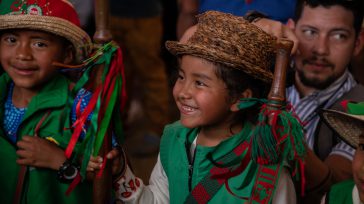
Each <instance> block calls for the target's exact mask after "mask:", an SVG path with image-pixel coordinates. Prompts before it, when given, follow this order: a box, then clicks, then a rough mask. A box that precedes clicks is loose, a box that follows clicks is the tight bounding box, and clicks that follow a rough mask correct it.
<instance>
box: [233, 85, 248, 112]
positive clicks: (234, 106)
mask: <svg viewBox="0 0 364 204" xmlns="http://www.w3.org/2000/svg"><path fill="white" fill-rule="evenodd" d="M251 97H253V91H252V90H251V89H250V88H247V89H245V91H244V92H243V93H241V95H240V97H239V98H237V99H236V100H235V101H234V103H233V104H231V106H230V110H231V111H232V112H237V111H239V107H238V105H239V103H240V99H241V98H251Z"/></svg>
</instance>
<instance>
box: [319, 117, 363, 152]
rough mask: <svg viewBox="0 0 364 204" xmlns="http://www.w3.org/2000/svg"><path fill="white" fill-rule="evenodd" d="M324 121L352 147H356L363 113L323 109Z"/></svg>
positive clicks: (361, 129)
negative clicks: (353, 113) (354, 113)
mask: <svg viewBox="0 0 364 204" xmlns="http://www.w3.org/2000/svg"><path fill="white" fill-rule="evenodd" d="M321 114H322V116H323V118H324V119H325V122H326V123H327V124H328V125H329V126H330V127H331V128H332V129H334V131H335V132H336V133H337V134H338V135H339V136H340V138H341V139H342V140H344V141H345V142H346V143H348V144H349V145H350V146H352V147H353V148H357V147H358V143H359V137H360V135H361V134H362V131H363V129H364V115H352V114H347V113H344V112H340V111H336V110H323V111H322V113H321Z"/></svg>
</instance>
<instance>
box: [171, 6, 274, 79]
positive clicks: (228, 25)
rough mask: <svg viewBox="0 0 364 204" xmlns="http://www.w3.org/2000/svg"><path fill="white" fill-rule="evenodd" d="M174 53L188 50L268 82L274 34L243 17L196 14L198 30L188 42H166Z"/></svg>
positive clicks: (214, 12) (187, 52)
mask: <svg viewBox="0 0 364 204" xmlns="http://www.w3.org/2000/svg"><path fill="white" fill-rule="evenodd" d="M166 46H167V49H168V50H169V51H170V52H172V53H173V54H176V55H182V54H188V55H194V56H197V57H201V58H204V59H207V60H209V61H212V62H217V63H221V64H223V65H225V66H228V67H231V68H236V69H239V70H242V71H244V72H245V73H247V74H248V75H250V76H252V77H254V78H257V79H260V80H262V81H264V82H268V83H270V82H271V81H272V79H273V74H272V72H271V71H270V68H271V66H272V65H273V61H274V59H275V50H276V49H275V47H276V38H275V37H273V36H271V35H269V34H268V33H266V32H264V31H263V30H261V29H260V28H258V27H257V26H255V25H253V24H251V23H249V22H248V21H246V20H245V19H244V18H243V17H238V16H233V15H231V14H226V13H221V12H218V11H208V12H205V13H203V14H201V15H199V16H198V24H197V30H196V31H195V32H194V34H193V35H192V36H191V37H190V38H189V39H188V40H187V42H185V43H183V42H180V43H178V42H171V41H170V42H167V43H166Z"/></svg>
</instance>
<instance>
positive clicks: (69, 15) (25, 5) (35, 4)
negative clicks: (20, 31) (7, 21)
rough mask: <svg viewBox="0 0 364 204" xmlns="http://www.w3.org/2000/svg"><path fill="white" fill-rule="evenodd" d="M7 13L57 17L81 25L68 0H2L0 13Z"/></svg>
mask: <svg viewBox="0 0 364 204" xmlns="http://www.w3.org/2000/svg"><path fill="white" fill-rule="evenodd" d="M7 14H9V15H38V16H50V17H57V18H61V19H63V20H67V21H69V22H71V23H73V24H74V25H76V26H78V27H80V20H79V18H78V15H77V12H76V11H75V9H74V7H73V6H72V4H71V3H69V2H68V1H66V0H2V1H1V3H0V15H7Z"/></svg>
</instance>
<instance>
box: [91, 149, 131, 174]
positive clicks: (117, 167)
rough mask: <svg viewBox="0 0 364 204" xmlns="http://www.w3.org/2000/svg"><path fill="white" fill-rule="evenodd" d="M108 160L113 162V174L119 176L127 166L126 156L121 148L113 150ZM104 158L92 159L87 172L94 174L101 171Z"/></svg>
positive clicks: (108, 155)
mask: <svg viewBox="0 0 364 204" xmlns="http://www.w3.org/2000/svg"><path fill="white" fill-rule="evenodd" d="M106 158H107V159H108V160H111V161H112V167H111V168H112V174H113V175H116V174H119V173H120V172H121V171H122V170H123V169H124V165H125V162H124V160H125V155H124V153H123V150H122V149H121V148H113V149H112V150H111V151H110V152H109V153H108V154H107V155H106ZM102 162H103V158H102V157H100V156H97V157H91V158H90V161H89V162H88V165H87V171H89V172H94V171H97V170H100V168H101V166H102Z"/></svg>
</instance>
